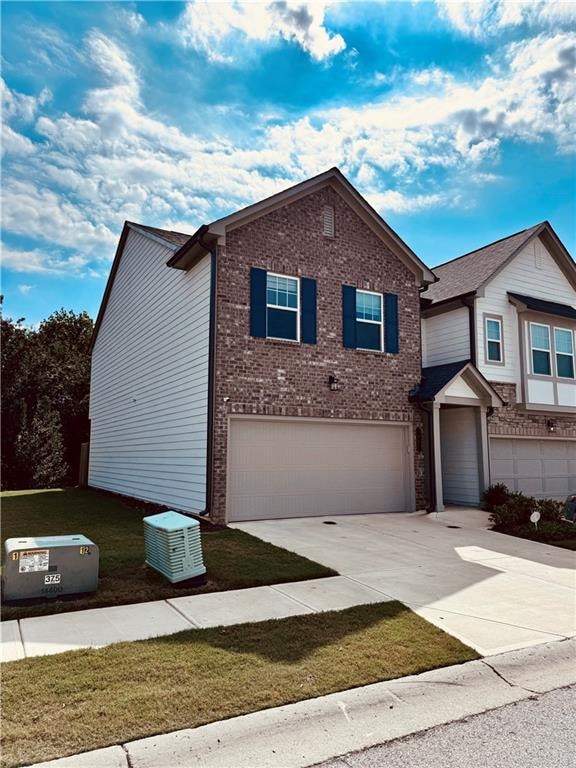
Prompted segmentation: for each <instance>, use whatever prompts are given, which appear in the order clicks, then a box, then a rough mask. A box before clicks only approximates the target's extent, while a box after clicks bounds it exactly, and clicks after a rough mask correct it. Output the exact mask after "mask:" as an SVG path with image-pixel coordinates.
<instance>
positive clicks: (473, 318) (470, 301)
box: [463, 296, 476, 365]
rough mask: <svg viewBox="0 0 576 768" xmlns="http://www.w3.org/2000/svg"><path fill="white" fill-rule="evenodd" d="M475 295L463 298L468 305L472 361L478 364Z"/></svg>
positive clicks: (473, 363)
mask: <svg viewBox="0 0 576 768" xmlns="http://www.w3.org/2000/svg"><path fill="white" fill-rule="evenodd" d="M475 300H476V298H475V296H472V297H471V298H466V299H463V302H464V305H465V306H466V307H468V334H469V337H470V362H471V363H472V365H476V312H475V303H474V302H475Z"/></svg>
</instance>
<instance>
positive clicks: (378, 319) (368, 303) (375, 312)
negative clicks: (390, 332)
mask: <svg viewBox="0 0 576 768" xmlns="http://www.w3.org/2000/svg"><path fill="white" fill-rule="evenodd" d="M356 347H357V348H358V349H376V350H382V294H381V293H372V292H371V291H356Z"/></svg>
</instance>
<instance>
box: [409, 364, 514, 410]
mask: <svg viewBox="0 0 576 768" xmlns="http://www.w3.org/2000/svg"><path fill="white" fill-rule="evenodd" d="M463 374H466V377H465V378H468V379H469V381H470V382H471V383H473V385H474V386H475V387H476V388H479V389H480V391H482V392H483V393H484V395H485V396H486V397H488V398H489V399H490V400H491V402H492V405H494V406H500V405H502V404H503V400H502V398H501V397H500V395H499V394H498V392H496V390H495V389H494V387H493V386H492V385H491V384H490V382H489V381H488V380H487V379H486V378H485V377H484V376H483V375H482V374H481V373H480V371H479V370H478V368H476V366H475V365H474V364H473V363H472V362H471V361H470V360H458V361H456V362H454V363H443V364H442V365H430V366H428V367H427V368H422V378H421V380H420V384H419V385H418V386H417V387H415V388H414V389H413V390H412V391H411V392H410V400H411V401H416V402H421V403H426V402H431V401H434V400H436V398H437V396H438V395H440V394H441V393H442V392H443V391H444V390H445V389H447V388H448V386H449V385H450V384H451V383H452V382H453V381H455V380H456V379H457V378H459V377H460V376H462V375H463Z"/></svg>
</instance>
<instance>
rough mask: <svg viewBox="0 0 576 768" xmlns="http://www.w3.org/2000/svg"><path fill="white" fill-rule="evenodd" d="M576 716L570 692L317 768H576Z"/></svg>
mask: <svg viewBox="0 0 576 768" xmlns="http://www.w3.org/2000/svg"><path fill="white" fill-rule="evenodd" d="M575 715H576V686H570V687H569V688H562V689H559V690H556V691H551V692H550V693H545V694H542V695H538V696H535V697H534V698H533V699H527V700H524V701H521V702H518V703H516V704H508V705H507V706H504V707H501V708H500V709H496V710H492V711H491V712H485V713H483V714H480V715H474V716H473V717H469V718H466V719H465V720H461V721H459V722H455V723H449V724H447V725H442V726H438V727H437V728H432V729H431V730H429V731H426V732H425V733H421V734H414V735H413V736H408V737H406V738H403V739H398V740H396V741H393V742H389V743H387V744H382V745H380V746H377V747H371V748H369V749H365V750H363V751H361V752H354V753H351V754H348V755H344V756H343V757H340V758H337V759H334V760H329V761H327V762H324V763H321V764H320V765H318V766H317V768H480V767H481V768H576V717H575Z"/></svg>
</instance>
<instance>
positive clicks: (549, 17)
mask: <svg viewBox="0 0 576 768" xmlns="http://www.w3.org/2000/svg"><path fill="white" fill-rule="evenodd" d="M436 5H437V6H438V8H439V11H440V14H441V16H442V17H443V18H445V19H446V20H447V21H449V22H450V24H452V26H454V27H455V28H456V29H457V30H458V31H459V32H461V33H462V34H464V35H468V36H470V37H477V38H482V37H488V36H491V35H494V34H496V33H497V32H499V31H501V30H502V29H504V28H509V27H518V26H520V25H522V24H526V25H529V26H532V27H535V28H537V29H543V28H550V29H557V27H558V25H573V24H574V22H576V3H574V1H573V0H568V1H567V2H566V0H436Z"/></svg>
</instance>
